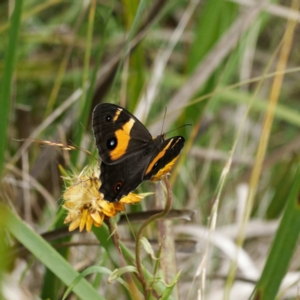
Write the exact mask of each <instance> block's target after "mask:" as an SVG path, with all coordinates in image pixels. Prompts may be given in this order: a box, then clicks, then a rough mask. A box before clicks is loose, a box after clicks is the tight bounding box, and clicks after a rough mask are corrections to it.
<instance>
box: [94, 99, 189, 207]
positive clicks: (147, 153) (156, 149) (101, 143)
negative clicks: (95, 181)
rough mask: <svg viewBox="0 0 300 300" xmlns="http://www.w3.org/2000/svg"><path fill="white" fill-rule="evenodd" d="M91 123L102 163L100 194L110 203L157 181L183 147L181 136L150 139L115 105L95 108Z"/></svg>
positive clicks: (140, 127)
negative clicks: (148, 182) (141, 186)
mask: <svg viewBox="0 0 300 300" xmlns="http://www.w3.org/2000/svg"><path fill="white" fill-rule="evenodd" d="M92 119H93V122H92V123H93V124H92V125H93V131H94V136H95V141H96V146H97V149H98V153H99V156H100V157H101V159H102V163H101V167H100V169H101V174H100V180H101V183H102V184H101V187H100V192H101V193H103V195H104V199H105V200H108V201H110V202H114V201H119V200H120V199H121V198H122V197H123V196H126V195H128V193H130V192H131V191H133V190H135V189H136V188H137V187H138V186H139V185H140V184H141V183H142V182H143V181H145V180H151V181H157V180H160V178H161V177H162V176H164V175H165V174H166V173H168V172H169V171H170V169H171V168H172V167H173V165H174V163H175V161H176V159H177V158H178V155H179V153H180V151H181V149H182V148H183V145H184V138H183V137H181V136H176V137H173V138H170V139H165V135H164V134H162V135H159V136H157V137H156V138H154V139H153V138H152V136H151V134H150V133H149V131H148V130H147V129H146V127H145V126H144V125H143V124H142V123H141V122H140V121H139V120H138V119H137V118H136V117H135V116H133V115H132V114H131V113H129V112H128V111H127V110H125V109H123V108H122V107H120V106H118V105H114V104H109V103H103V104H99V105H97V106H96V107H95V109H94V112H93V118H92Z"/></svg>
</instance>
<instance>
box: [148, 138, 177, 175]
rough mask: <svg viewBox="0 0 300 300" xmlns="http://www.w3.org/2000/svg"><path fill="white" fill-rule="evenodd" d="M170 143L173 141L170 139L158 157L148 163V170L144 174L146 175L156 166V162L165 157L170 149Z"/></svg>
mask: <svg viewBox="0 0 300 300" xmlns="http://www.w3.org/2000/svg"><path fill="white" fill-rule="evenodd" d="M172 141H173V139H171V140H170V142H169V143H168V144H167V146H166V147H165V148H164V149H163V150H161V151H160V152H159V153H158V155H157V156H156V157H155V158H154V159H153V161H152V162H151V163H150V165H149V166H148V168H147V170H146V172H145V174H146V175H147V174H148V173H149V172H150V171H151V170H152V168H153V166H154V165H155V164H156V162H157V161H158V160H159V159H160V158H162V157H163V156H164V155H165V153H166V151H167V150H168V149H169V148H170V145H171V143H172Z"/></svg>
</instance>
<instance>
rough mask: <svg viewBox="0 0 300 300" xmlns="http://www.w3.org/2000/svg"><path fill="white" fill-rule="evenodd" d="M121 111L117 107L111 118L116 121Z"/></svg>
mask: <svg viewBox="0 0 300 300" xmlns="http://www.w3.org/2000/svg"><path fill="white" fill-rule="evenodd" d="M121 111H122V109H120V108H118V109H117V111H116V114H115V116H114V118H113V121H114V122H116V121H117V120H118V118H119V115H120V113H121Z"/></svg>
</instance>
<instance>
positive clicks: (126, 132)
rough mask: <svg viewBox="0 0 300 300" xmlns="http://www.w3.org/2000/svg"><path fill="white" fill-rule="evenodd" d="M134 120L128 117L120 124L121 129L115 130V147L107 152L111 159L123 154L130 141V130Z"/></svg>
mask: <svg viewBox="0 0 300 300" xmlns="http://www.w3.org/2000/svg"><path fill="white" fill-rule="evenodd" d="M114 119H115V118H114ZM134 122H135V120H134V119H130V120H129V121H128V122H127V123H125V124H124V125H123V126H122V129H119V130H117V131H116V132H115V136H116V138H117V147H116V148H115V149H114V150H112V151H110V153H109V155H110V158H111V160H116V159H119V158H120V157H122V156H123V155H124V154H125V152H126V150H127V147H128V144H129V141H130V131H131V129H132V127H133V125H134Z"/></svg>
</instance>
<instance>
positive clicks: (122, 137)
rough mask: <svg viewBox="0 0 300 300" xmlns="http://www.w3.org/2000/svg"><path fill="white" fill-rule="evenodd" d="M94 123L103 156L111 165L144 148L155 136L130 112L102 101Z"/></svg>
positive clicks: (97, 143) (100, 152)
mask: <svg viewBox="0 0 300 300" xmlns="http://www.w3.org/2000/svg"><path fill="white" fill-rule="evenodd" d="M92 126H93V132H94V137H95V141H96V146H97V149H98V153H99V156H100V157H101V159H102V160H103V161H104V162H105V163H106V164H108V165H110V164H115V163H118V162H121V161H122V160H124V159H126V158H128V157H130V156H132V155H136V154H137V153H139V152H140V151H143V150H144V149H145V148H146V147H147V145H148V143H149V142H150V141H151V140H152V136H151V134H150V132H149V131H148V130H147V128H146V127H145V126H144V125H143V124H142V123H141V122H140V121H139V120H138V119H137V118H136V117H135V116H133V115H132V114H131V113H130V112H128V111H127V110H125V109H124V108H122V107H120V106H118V105H115V104H110V103H101V104H98V105H97V106H96V107H95V109H94V111H93V117H92Z"/></svg>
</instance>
